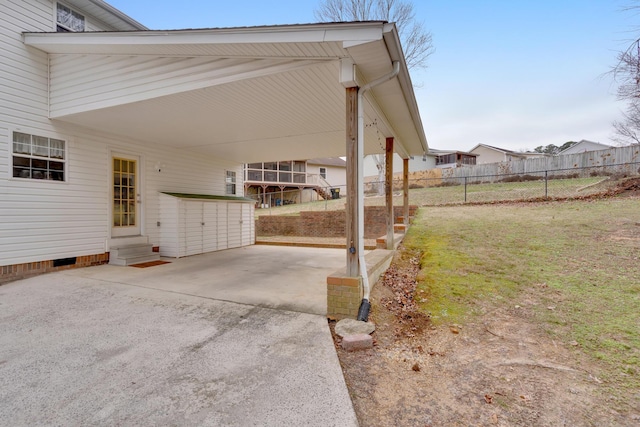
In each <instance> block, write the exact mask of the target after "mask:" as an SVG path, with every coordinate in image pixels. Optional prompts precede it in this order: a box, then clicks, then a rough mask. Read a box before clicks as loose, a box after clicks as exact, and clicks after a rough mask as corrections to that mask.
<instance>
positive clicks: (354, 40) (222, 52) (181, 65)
mask: <svg viewBox="0 0 640 427" xmlns="http://www.w3.org/2000/svg"><path fill="white" fill-rule="evenodd" d="M23 37H24V42H25V44H26V45H28V46H32V47H34V48H37V49H40V50H42V51H44V52H47V53H48V54H49V78H50V88H49V91H50V94H49V95H50V96H49V97H50V100H49V111H50V118H51V119H53V120H60V121H65V122H70V123H74V124H76V125H80V126H83V127H86V128H90V129H95V130H98V131H101V132H107V133H110V134H113V135H116V136H119V137H122V138H126V139H133V140H139V141H143V142H147V143H152V144H157V145H158V146H172V147H178V148H180V149H183V150H187V151H192V152H195V153H201V154H206V155H214V156H217V157H220V158H223V159H228V160H232V161H237V162H241V163H248V162H255V161H270V160H287V159H295V158H300V159H302V158H314V157H332V156H344V155H345V150H346V149H345V146H346V144H345V141H346V123H347V120H346V95H345V88H346V87H353V86H363V85H364V84H366V83H367V82H370V81H373V80H375V79H377V78H378V77H380V76H382V75H385V74H388V73H390V72H391V71H392V68H393V65H392V64H393V62H394V61H399V62H400V73H399V74H398V76H397V77H395V78H393V79H392V80H390V81H388V82H386V83H384V84H381V85H379V86H377V87H375V88H373V89H372V90H370V91H368V92H366V94H365V97H364V127H365V132H364V133H365V135H364V141H365V154H372V153H381V152H384V146H385V138H387V137H393V138H394V139H395V147H396V151H397V152H398V153H399V154H400V155H401V156H402V157H404V158H406V157H408V156H411V155H422V154H423V153H425V152H426V151H427V149H428V147H427V141H426V137H425V134H424V130H423V127H422V122H421V118H420V114H419V112H418V107H417V103H416V100H415V95H414V92H413V87H412V84H411V79H410V77H409V73H408V71H407V68H406V64H405V61H404V56H403V53H402V48H401V46H400V41H399V38H398V33H397V30H396V27H395V25H394V24H389V23H385V22H355V23H332V24H306V25H284V26H265V27H242V28H223V29H200V30H173V31H132V32H95V33H88V32H87V33H25V34H24V36H23Z"/></svg>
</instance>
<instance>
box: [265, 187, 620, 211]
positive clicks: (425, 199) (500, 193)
mask: <svg viewBox="0 0 640 427" xmlns="http://www.w3.org/2000/svg"><path fill="white" fill-rule="evenodd" d="M614 182H615V181H609V180H608V179H607V178H606V177H590V178H574V179H551V180H549V181H548V185H547V188H546V195H547V196H548V197H563V198H564V197H567V198H570V197H580V196H587V195H589V194H593V193H598V192H601V191H603V190H606V189H607V188H609V187H610V185H611V184H612V183H614ZM466 191H467V195H466V197H467V202H476V203H477V202H493V201H505V200H524V199H534V198H541V197H545V183H544V181H541V180H540V181H524V182H501V183H493V184H469V185H468V186H467V189H466ZM345 203H346V199H345V198H344V197H343V198H341V199H337V200H319V201H316V202H309V203H299V204H293V205H286V206H273V207H270V208H268V209H256V214H255V215H256V218H257V217H259V216H262V215H297V214H299V213H300V212H301V211H322V210H340V209H344V208H345ZM393 203H394V204H395V205H401V204H402V203H403V201H402V192H401V191H395V192H394V200H393ZM409 203H410V204H412V205H418V206H437V205H445V204H463V203H465V187H464V185H455V186H446V187H429V188H414V189H411V190H409ZM364 204H365V206H383V205H384V204H385V198H384V196H376V195H367V196H366V197H365V199H364Z"/></svg>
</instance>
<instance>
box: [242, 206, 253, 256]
mask: <svg viewBox="0 0 640 427" xmlns="http://www.w3.org/2000/svg"><path fill="white" fill-rule="evenodd" d="M252 211H253V209H252V205H250V204H249V203H243V204H242V246H249V245H251V244H253V214H252Z"/></svg>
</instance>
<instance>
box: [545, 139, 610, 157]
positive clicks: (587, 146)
mask: <svg viewBox="0 0 640 427" xmlns="http://www.w3.org/2000/svg"><path fill="white" fill-rule="evenodd" d="M609 148H611V146H610V145H606V144H601V143H599V142H593V141H587V140H586V139H583V140H582V141H579V142H576V143H575V144H573V145H572V146H571V147H569V148H566V149H564V150H562V151H561V152H559V153H558V155H559V156H561V155H564V154H576V153H585V152H587V151H599V150H607V149H609Z"/></svg>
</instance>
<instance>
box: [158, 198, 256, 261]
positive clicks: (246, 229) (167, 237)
mask: <svg viewBox="0 0 640 427" xmlns="http://www.w3.org/2000/svg"><path fill="white" fill-rule="evenodd" d="M253 218H254V201H253V200H251V199H244V198H239V197H238V198H231V197H219V196H205V195H184V194H181V195H174V194H167V193H161V194H160V255H161V256H165V257H173V258H179V257H183V256H189V255H197V254H201V253H206V252H213V251H219V250H223V249H230V248H238V247H241V246H247V245H252V244H254V243H255V221H254V220H253Z"/></svg>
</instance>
